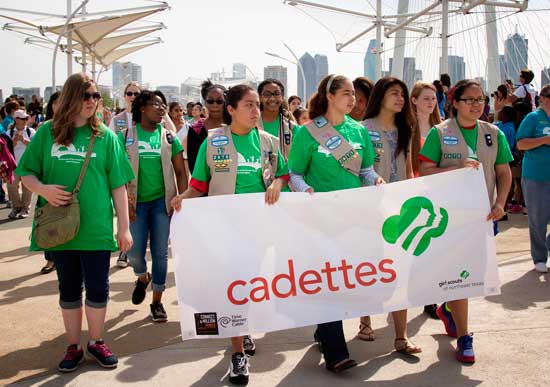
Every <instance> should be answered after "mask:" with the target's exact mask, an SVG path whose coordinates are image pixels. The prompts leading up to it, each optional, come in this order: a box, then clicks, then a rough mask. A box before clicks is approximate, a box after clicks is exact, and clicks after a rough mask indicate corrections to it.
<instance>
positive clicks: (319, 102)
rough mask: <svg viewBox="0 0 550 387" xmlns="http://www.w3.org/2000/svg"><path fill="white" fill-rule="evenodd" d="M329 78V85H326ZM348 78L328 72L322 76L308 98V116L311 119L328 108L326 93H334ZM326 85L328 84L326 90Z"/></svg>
mask: <svg viewBox="0 0 550 387" xmlns="http://www.w3.org/2000/svg"><path fill="white" fill-rule="evenodd" d="M329 80H332V82H330V85H328V83H329ZM348 80H349V79H348V78H346V77H344V76H343V75H334V74H329V75H327V76H326V77H324V78H323V79H322V80H321V82H319V86H317V92H315V94H313V95H312V96H311V98H310V99H309V103H308V106H309V109H308V112H309V118H311V119H312V120H313V119H315V118H317V117H319V116H322V115H324V114H325V113H326V112H327V110H328V98H327V94H328V93H330V94H336V91H337V90H339V89H341V88H342V85H343V84H344V82H345V81H348ZM327 86H330V88H329V89H328V90H327Z"/></svg>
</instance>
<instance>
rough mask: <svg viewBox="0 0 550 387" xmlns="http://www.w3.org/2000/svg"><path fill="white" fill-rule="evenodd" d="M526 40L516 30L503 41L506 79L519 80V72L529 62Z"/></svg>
mask: <svg viewBox="0 0 550 387" xmlns="http://www.w3.org/2000/svg"><path fill="white" fill-rule="evenodd" d="M527 48H528V40H527V39H526V38H525V36H524V35H520V34H518V33H517V32H516V33H514V34H512V35H510V36H508V39H506V40H505V41H504V57H505V60H506V79H511V80H512V81H514V82H519V73H520V71H521V70H522V69H525V68H527V65H528V63H529V53H528V50H527Z"/></svg>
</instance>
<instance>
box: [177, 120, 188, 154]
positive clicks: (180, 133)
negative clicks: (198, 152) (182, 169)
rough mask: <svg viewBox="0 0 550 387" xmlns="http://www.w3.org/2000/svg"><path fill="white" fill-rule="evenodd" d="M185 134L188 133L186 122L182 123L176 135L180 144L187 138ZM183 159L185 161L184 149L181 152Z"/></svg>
mask: <svg viewBox="0 0 550 387" xmlns="http://www.w3.org/2000/svg"><path fill="white" fill-rule="evenodd" d="M187 133H189V126H188V125H187V122H184V124H183V126H182V127H181V128H180V130H178V132H177V133H176V135H177V136H178V138H179V140H180V142H181V143H183V140H185V139H186V138H187ZM183 158H184V159H187V152H186V151H185V149H184V150H183Z"/></svg>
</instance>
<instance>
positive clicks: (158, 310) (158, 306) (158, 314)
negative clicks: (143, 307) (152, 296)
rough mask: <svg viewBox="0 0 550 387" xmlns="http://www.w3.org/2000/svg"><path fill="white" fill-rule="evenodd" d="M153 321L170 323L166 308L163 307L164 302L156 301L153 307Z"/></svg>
mask: <svg viewBox="0 0 550 387" xmlns="http://www.w3.org/2000/svg"><path fill="white" fill-rule="evenodd" d="M150 307H151V314H150V316H151V320H153V321H154V322H166V321H168V315H167V314H166V311H165V310H164V306H163V305H162V302H159V301H156V302H153V303H152V304H151V305H150Z"/></svg>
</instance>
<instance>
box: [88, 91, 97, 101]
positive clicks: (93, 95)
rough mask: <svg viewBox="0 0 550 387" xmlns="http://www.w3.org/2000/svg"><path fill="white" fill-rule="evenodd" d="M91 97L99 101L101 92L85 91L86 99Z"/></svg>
mask: <svg viewBox="0 0 550 387" xmlns="http://www.w3.org/2000/svg"><path fill="white" fill-rule="evenodd" d="M90 98H92V99H93V100H94V101H99V100H100V99H101V94H99V93H98V92H97V91H96V92H95V93H88V92H85V93H84V101H88V100H89V99H90Z"/></svg>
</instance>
